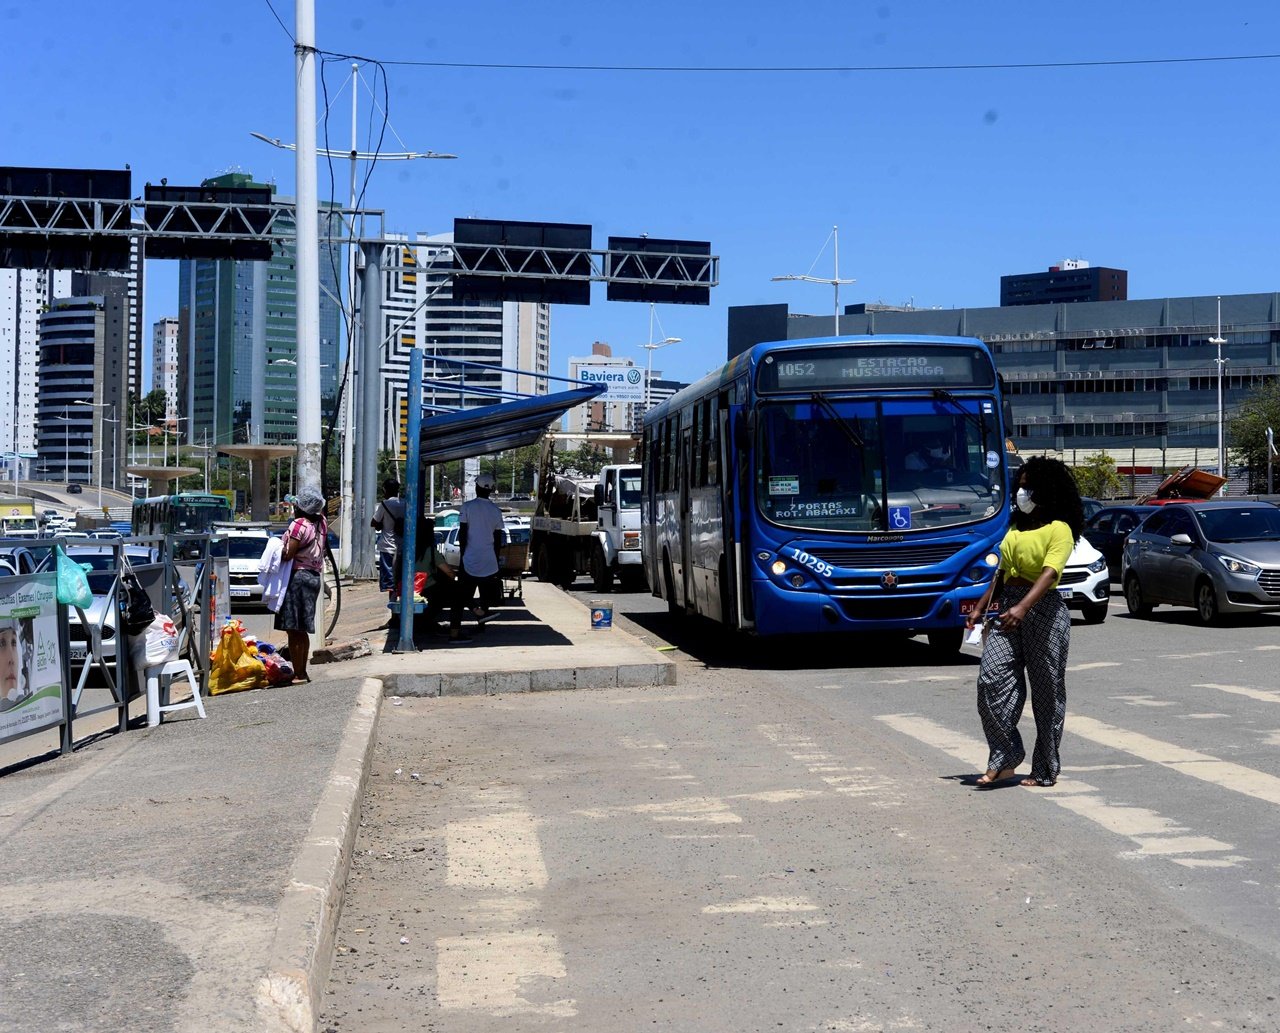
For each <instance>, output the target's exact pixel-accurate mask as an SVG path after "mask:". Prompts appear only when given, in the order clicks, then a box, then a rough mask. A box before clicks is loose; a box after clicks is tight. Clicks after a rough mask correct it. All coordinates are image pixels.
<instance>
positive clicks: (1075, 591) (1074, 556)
mask: <svg viewBox="0 0 1280 1033" xmlns="http://www.w3.org/2000/svg"><path fill="white" fill-rule="evenodd" d="M1058 594H1059V595H1061V596H1062V599H1063V601H1064V602H1065V603H1066V604H1067V608H1068V609H1071V610H1079V611H1080V612H1081V613H1082V614H1083V615H1084V622H1085V623H1086V624H1101V623H1102V622H1103V621H1105V620H1106V619H1107V606H1108V604H1109V603H1110V601H1111V579H1110V577H1109V576H1108V574H1107V561H1106V557H1104V556H1103V555H1102V553H1100V552H1099V551H1098V550H1097V549H1095V548H1094V547H1093V546H1092V545H1091V544H1090V543H1089V541H1088V539H1086V538H1085V537H1084V536H1083V535H1082V536H1081V537H1080V538H1079V539H1078V540H1077V541H1076V547H1075V548H1074V549H1072V550H1071V555H1070V556H1068V557H1067V563H1066V566H1064V567H1063V568H1062V577H1061V578H1059V579H1058Z"/></svg>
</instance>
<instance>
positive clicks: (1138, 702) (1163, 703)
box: [1111, 696, 1177, 707]
mask: <svg viewBox="0 0 1280 1033" xmlns="http://www.w3.org/2000/svg"><path fill="white" fill-rule="evenodd" d="M1111 699H1118V700H1119V701H1120V702H1121V703H1128V704H1129V706H1131V707H1173V706H1177V704H1176V703H1172V702H1170V701H1169V700H1166V699H1156V698H1155V697H1154V696H1112V697H1111Z"/></svg>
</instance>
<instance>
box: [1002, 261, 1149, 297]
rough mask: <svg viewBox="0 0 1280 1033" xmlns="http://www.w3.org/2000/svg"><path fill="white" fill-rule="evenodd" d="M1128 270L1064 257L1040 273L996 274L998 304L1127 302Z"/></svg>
mask: <svg viewBox="0 0 1280 1033" xmlns="http://www.w3.org/2000/svg"><path fill="white" fill-rule="evenodd" d="M1128 300H1129V273H1128V271H1127V270H1125V269H1108V268H1107V267H1105V266H1100V265H1097V266H1091V265H1090V264H1089V263H1088V262H1086V261H1084V260H1083V259H1079V258H1066V259H1063V260H1062V261H1061V262H1059V263H1058V264H1057V265H1051V266H1049V268H1048V270H1047V271H1045V272H1043V273H1014V274H1013V275H1012V276H1002V277H1000V305H1001V307H1002V308H1007V307H1009V306H1011V305H1052V304H1056V303H1059V302H1075V301H1128Z"/></svg>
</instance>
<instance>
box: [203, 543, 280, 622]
mask: <svg viewBox="0 0 1280 1033" xmlns="http://www.w3.org/2000/svg"><path fill="white" fill-rule="evenodd" d="M214 530H215V532H216V533H217V534H221V535H226V538H227V592H228V594H229V595H230V597H231V605H232V606H233V607H234V606H235V605H236V603H242V604H243V603H261V602H262V586H261V585H260V584H258V563H259V561H260V560H261V559H262V554H263V552H265V551H266V548H267V542H269V541H270V540H271V532H270V531H269V530H268V529H267V525H266V524H218V525H216V526H215V528H214Z"/></svg>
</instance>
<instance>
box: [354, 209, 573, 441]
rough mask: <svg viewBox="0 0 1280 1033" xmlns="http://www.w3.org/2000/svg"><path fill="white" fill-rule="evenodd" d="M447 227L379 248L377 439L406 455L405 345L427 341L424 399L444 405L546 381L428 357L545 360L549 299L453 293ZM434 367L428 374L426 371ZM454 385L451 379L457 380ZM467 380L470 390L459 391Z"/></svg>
mask: <svg viewBox="0 0 1280 1033" xmlns="http://www.w3.org/2000/svg"><path fill="white" fill-rule="evenodd" d="M452 243H453V234H452V233H444V234H438V235H427V234H418V235H417V236H416V238H415V239H414V240H413V241H410V240H409V239H408V238H407V237H406V238H405V243H404V244H402V245H400V246H394V245H393V246H388V247H387V248H386V250H385V251H384V253H383V262H382V265H383V275H382V325H381V331H380V332H381V337H382V340H383V342H384V344H383V347H382V356H381V368H380V370H379V376H380V378H381V381H382V386H381V391H380V398H381V401H382V412H383V418H382V422H381V425H380V430H379V441H378V447H379V448H380V449H381V448H390V449H394V450H395V451H396V452H397V454H398V455H399V456H400V457H401V458H402V459H403V458H404V456H405V431H406V428H407V426H408V408H407V406H406V401H405V394H404V391H405V383H406V381H407V380H408V375H409V351H410V349H412V348H415V347H423V348H426V350H427V353H428V358H427V362H426V365H425V368H426V372H427V376H428V378H430V379H434V380H436V381H438V383H437V385H436V386H434V387H433V388H432V389H431V401H430V403H429V404H433V405H437V406H440V407H442V408H449V409H456V408H474V407H477V406H483V405H493V404H495V403H497V402H501V401H503V400H504V399H503V398H502V396H501V395H500V394H487V395H486V394H473V393H469V391H470V390H471V389H480V390H481V391H486V392H506V393H509V394H546V393H547V392H548V390H549V388H548V384H547V381H545V380H538V379H536V378H534V377H532V376H521V375H519V374H517V373H514V372H496V371H489V370H477V369H469V368H466V367H461V366H450V365H448V364H447V363H440V364H438V365H433V363H432V362H431V358H430V356H431V355H438V356H441V357H443V358H450V359H460V360H464V361H468V362H482V363H487V364H489V365H493V366H500V367H503V368H504V369H505V370H508V371H511V370H527V371H529V372H532V373H543V374H545V373H547V372H549V370H550V365H551V307H550V306H549V305H542V304H535V303H533V302H514V301H507V302H496V301H495V302H478V301H455V300H454V298H453V292H452V290H451V289H450V286H449V284H450V278H451V277H452V274H453V249H452V247H451V246H450V245H451V244H452ZM433 372H434V374H435V375H434V376H433V375H432V374H433ZM454 385H457V386H456V387H455V386H454ZM464 388H466V389H468V390H466V391H464V390H463V389H464Z"/></svg>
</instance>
